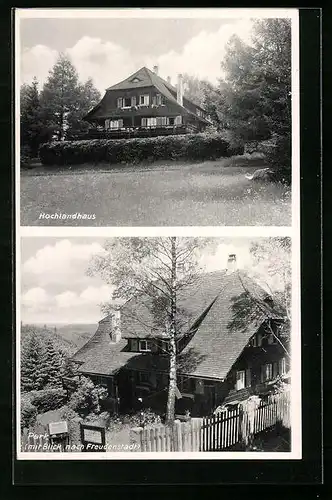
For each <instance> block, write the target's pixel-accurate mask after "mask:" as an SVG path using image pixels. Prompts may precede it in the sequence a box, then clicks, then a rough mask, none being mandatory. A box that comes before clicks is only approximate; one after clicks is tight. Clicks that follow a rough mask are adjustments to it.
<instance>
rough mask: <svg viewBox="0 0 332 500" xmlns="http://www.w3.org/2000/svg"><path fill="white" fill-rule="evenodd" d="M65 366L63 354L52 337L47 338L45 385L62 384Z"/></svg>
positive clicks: (43, 367) (44, 361) (44, 371)
mask: <svg viewBox="0 0 332 500" xmlns="http://www.w3.org/2000/svg"><path fill="white" fill-rule="evenodd" d="M62 366H63V355H62V353H61V351H60V350H59V349H56V348H55V347H54V344H53V342H52V340H51V339H50V338H46V340H45V352H44V356H43V360H42V369H43V373H44V379H45V385H47V386H53V387H54V386H60V385H61V376H62Z"/></svg>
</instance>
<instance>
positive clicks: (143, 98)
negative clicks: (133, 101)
mask: <svg viewBox="0 0 332 500" xmlns="http://www.w3.org/2000/svg"><path fill="white" fill-rule="evenodd" d="M149 102H150V96H149V94H144V95H140V96H139V105H140V106H148V105H149Z"/></svg>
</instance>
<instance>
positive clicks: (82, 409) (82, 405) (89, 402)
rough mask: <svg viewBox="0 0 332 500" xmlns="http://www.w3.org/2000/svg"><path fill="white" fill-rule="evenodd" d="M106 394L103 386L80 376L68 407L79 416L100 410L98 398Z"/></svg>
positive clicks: (96, 412)
mask: <svg viewBox="0 0 332 500" xmlns="http://www.w3.org/2000/svg"><path fill="white" fill-rule="evenodd" d="M106 396H107V389H105V387H102V386H99V385H95V384H94V383H93V382H92V380H90V379H89V378H86V377H81V378H80V381H79V383H78V386H77V389H76V391H75V392H73V393H72V395H71V396H70V400H69V402H68V407H69V408H70V409H71V410H74V411H75V412H77V413H78V414H79V415H80V416H86V415H88V414H89V413H94V414H99V413H100V412H101V408H100V400H101V399H104V398H105V397H106Z"/></svg>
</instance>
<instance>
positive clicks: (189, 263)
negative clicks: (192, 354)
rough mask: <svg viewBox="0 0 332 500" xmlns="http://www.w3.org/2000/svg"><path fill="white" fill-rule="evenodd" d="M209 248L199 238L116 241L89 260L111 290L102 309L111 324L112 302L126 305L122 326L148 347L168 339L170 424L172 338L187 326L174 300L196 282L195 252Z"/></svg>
mask: <svg viewBox="0 0 332 500" xmlns="http://www.w3.org/2000/svg"><path fill="white" fill-rule="evenodd" d="M208 243H210V241H209V240H208V239H202V238H176V237H168V238H116V239H113V240H110V241H106V242H105V244H104V249H105V252H104V253H103V254H99V255H96V256H95V257H94V258H93V260H92V263H91V266H90V268H89V270H88V272H89V274H90V275H99V276H100V277H101V278H102V279H103V280H105V281H106V282H107V283H108V284H112V285H113V286H114V292H113V297H112V299H113V301H112V302H111V303H107V304H105V306H104V311H105V312H108V313H109V312H111V313H112V314H113V315H114V319H115V318H116V317H117V316H116V314H115V309H116V307H117V305H116V304H115V303H114V302H115V299H116V300H118V302H119V301H122V302H123V301H125V302H126V307H125V310H122V312H121V316H122V317H123V319H124V321H128V319H129V320H130V321H132V322H134V323H136V324H138V325H139V327H140V329H142V328H143V329H144V330H145V331H146V333H147V334H148V336H149V339H150V341H151V342H152V343H154V342H157V341H156V340H155V337H156V335H160V334H163V335H164V338H167V340H168V349H167V351H165V354H167V355H168V360H169V387H168V401H167V410H166V413H167V420H168V421H172V420H174V411H175V387H176V365H177V346H176V338H177V336H178V335H179V334H180V333H184V329H186V328H187V326H188V315H187V313H186V311H185V310H183V308H181V306H180V304H179V302H178V300H177V297H178V294H179V293H180V292H181V293H183V294H185V293H186V290H188V287H189V286H190V285H192V284H193V283H195V282H196V280H197V279H198V276H199V266H198V254H199V250H200V249H201V248H202V247H203V246H204V245H206V244H208ZM142 304H143V307H142ZM115 327H116V325H115V324H114V328H115Z"/></svg>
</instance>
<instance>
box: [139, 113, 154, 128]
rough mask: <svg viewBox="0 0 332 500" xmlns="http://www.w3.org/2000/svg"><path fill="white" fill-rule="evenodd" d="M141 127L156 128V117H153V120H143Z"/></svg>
mask: <svg viewBox="0 0 332 500" xmlns="http://www.w3.org/2000/svg"><path fill="white" fill-rule="evenodd" d="M141 125H142V127H156V126H157V118H156V117H154V116H152V117H151V118H142V120H141Z"/></svg>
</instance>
